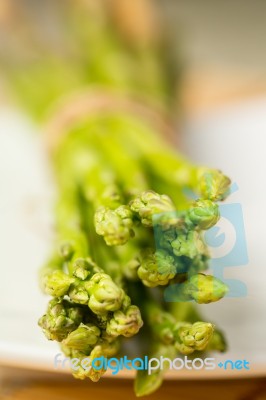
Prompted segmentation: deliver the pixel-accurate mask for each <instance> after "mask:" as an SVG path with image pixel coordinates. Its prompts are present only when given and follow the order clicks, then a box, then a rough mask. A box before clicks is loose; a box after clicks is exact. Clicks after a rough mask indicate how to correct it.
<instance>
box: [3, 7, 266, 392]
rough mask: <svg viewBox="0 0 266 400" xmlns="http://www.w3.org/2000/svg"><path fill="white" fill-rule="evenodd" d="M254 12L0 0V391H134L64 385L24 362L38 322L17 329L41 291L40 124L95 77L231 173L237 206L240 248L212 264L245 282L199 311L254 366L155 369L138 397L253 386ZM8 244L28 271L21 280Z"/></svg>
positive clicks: (263, 125) (256, 205)
mask: <svg viewBox="0 0 266 400" xmlns="http://www.w3.org/2000/svg"><path fill="white" fill-rule="evenodd" d="M265 19H266V2H265V1H263V0H253V1H250V0H232V1H229V0H224V1H222V2H221V1H218V0H214V1H211V0H201V1H197V0H186V1H185V0H134V1H130V0H97V1H96V0H46V1H41V0H20V1H19V2H18V1H16V0H1V1H0V160H1V162H0V177H1V184H2V189H1V199H0V206H1V227H0V229H1V238H3V239H1V246H2V248H1V252H2V260H3V262H2V263H1V267H0V268H1V272H2V279H1V281H0V322H1V329H0V364H1V365H3V368H1V370H0V388H1V390H2V394H1V391H0V394H1V395H2V397H1V396H0V398H3V399H24V398H25V399H26V398H27V399H31V398H35V397H36V396H38V398H42V397H44V396H45V397H47V396H50V397H51V398H54V399H57V398H58V399H59V398H65V399H68V398H69V399H70V398H76V396H77V393H78V391H80V392H79V395H80V396H81V395H87V394H88V393H89V394H90V395H94V396H98V397H99V398H105V397H106V396H107V394H108V395H110V393H112V394H113V395H114V396H116V397H117V398H118V399H119V398H120V397H121V398H122V396H125V395H126V396H128V398H130V396H132V398H134V396H133V394H132V388H131V383H130V382H127V381H126V380H125V381H123V382H122V381H121V382H119V383H118V382H116V383H113V382H111V380H110V382H109V380H108V379H106V380H105V381H104V382H103V383H102V384H100V385H98V386H97V387H95V385H93V386H92V384H91V383H88V382H87V383H85V384H83V382H82V385H77V383H75V382H73V383H72V382H70V381H68V382H67V383H66V382H65V380H64V381H63V383H62V382H61V381H60V380H62V377H56V378H55V377H53V378H51V376H50V375H49V377H47V368H43V371H42V367H40V368H39V369H40V372H39V373H35V375H34V374H33V372H32V367H31V368H30V366H32V365H34V366H36V360H37V359H38V357H39V360H41V363H40V364H42V365H43V366H44V365H46V364H47V359H48V355H49V349H50V344H49V346H48V347H49V349H48V347H45V346H44V343H43V342H44V339H43V338H42V337H41V333H40V337H39V336H38V337H36V332H37V331H38V327H36V332H34V331H33V332H32V331H31V332H29V326H34V323H35V321H36V319H37V318H38V316H39V314H40V309H43V307H44V304H46V301H47V299H46V298H42V297H41V295H40V294H39V288H38V287H37V272H36V269H37V266H39V265H40V263H41V262H42V260H43V258H44V257H45V255H46V254H47V251H48V249H49V242H48V240H47V238H48V237H49V225H50V222H51V199H52V197H53V195H52V188H51V186H50V184H49V173H48V172H47V165H46V162H47V160H46V157H45V151H44V144H43V143H42V140H43V136H44V135H43V133H44V132H45V131H46V127H47V125H49V121H50V119H51V117H52V116H53V115H54V110H56V109H57V107H60V105H61V106H62V105H64V104H65V102H67V100H68V99H69V98H71V96H73V94H75V93H80V92H83V91H85V90H87V89H88V88H89V89H91V88H94V87H101V88H103V89H104V90H106V91H107V92H108V93H115V94H117V93H118V94H119V95H122V96H125V97H126V98H129V99H132V100H134V101H138V100H139V101H141V102H142V103H145V104H148V105H149V106H150V107H151V108H152V109H153V110H156V112H157V113H158V115H159V116H160V118H161V117H162V118H163V119H164V120H167V121H168V124H169V125H170V126H171V130H172V131H173V132H174V135H173V136H174V142H175V144H176V146H177V147H178V148H179V149H180V150H181V151H182V152H183V153H184V154H186V155H187V156H188V157H190V158H191V159H192V160H194V161H195V162H198V163H201V164H205V165H210V166H213V167H216V168H221V169H222V170H223V171H224V172H225V173H226V174H228V175H229V176H230V177H232V179H233V181H234V182H235V184H236V185H237V188H238V190H236V192H235V193H234V194H232V196H231V197H230V198H229V200H228V201H229V203H230V202H233V203H240V204H241V207H242V210H243V218H244V225H245V236H246V242H247V243H246V244H247V249H248V256H249V261H248V262H247V263H245V265H237V266H236V267H234V268H231V269H230V270H229V269H228V271H226V274H225V275H226V278H230V279H240V280H241V281H242V282H244V283H245V285H246V287H247V293H248V294H247V296H246V297H244V298H238V299H233V300H232V299H225V301H224V302H221V304H220V303H219V304H217V305H215V306H212V305H211V306H208V307H206V315H207V316H209V317H210V318H212V317H215V316H216V315H217V314H219V321H220V320H221V324H222V325H223V327H224V330H225V331H226V332H227V336H228V339H229V343H230V351H231V353H229V354H230V355H232V356H234V357H239V358H248V359H249V360H250V361H251V362H252V363H253V364H254V365H255V366H259V368H258V370H259V371H260V373H259V374H258V375H257V376H256V373H255V374H254V376H252V377H249V376H247V377H246V379H245V380H243V381H241V382H239V381H238V379H234V380H233V381H230V380H227V381H226V384H224V382H220V381H218V380H217V381H216V380H212V381H207V382H205V383H204V382H198V381H195V382H194V384H193V387H192V386H191V385H189V383H188V382H187V381H180V382H179V383H178V387H177V385H175V382H167V383H166V384H165V385H164V387H163V388H162V389H161V391H159V392H158V393H156V394H155V395H154V396H151V397H152V398H160V396H162V395H164V396H167V395H168V397H169V398H172V397H173V396H177V395H178V394H179V395H180V396H181V397H180V398H182V399H194V398H195V396H196V394H198V393H203V392H204V396H205V398H206V399H209V398H210V399H211V398H213V396H214V395H215V397H216V398H218V399H219V398H224V396H225V395H226V396H227V397H228V399H230V398H231V399H263V398H266V397H265V396H266V395H265V382H264V379H263V378H262V376H263V374H262V373H261V371H262V370H263V371H264V374H265V371H266V367H265V362H266V347H265V334H266V318H265V315H266V314H265V304H266V290H265V282H266V273H265V262H266V257H265V252H264V246H265V244H264V243H265V239H264V237H265V235H264V225H265V223H264V222H265V212H264V207H265V201H266V190H265V185H264V183H263V182H264V180H263V178H264V172H265V169H266V162H265V154H264V153H265V151H264V149H265V146H266V135H265V133H266V51H265V37H266V24H265ZM36 138H37V139H36ZM39 138H41V139H40V140H39ZM27 196H28V197H27ZM29 197H30V201H29ZM25 198H26V200H27V201H26V202H25ZM18 225H19V226H18ZM14 243H16V251H14ZM32 248H34V249H35V252H34V254H32V252H31V249H32ZM29 254H30V256H29ZM21 257H23V259H27V261H28V265H27V267H25V268H27V271H28V274H29V276H31V277H29V282H28V286H27V287H28V290H27V293H24V292H23V291H22V289H21V287H22V286H23V284H22V282H23V277H24V276H25V274H24V269H19V268H18V264H19V261H20V259H21ZM7 266H8V267H7ZM14 274H15V276H16V278H15V279H14ZM11 281H12V289H13V291H14V292H16V293H17V296H15V297H14V296H13V297H14V299H13V298H10V282H11ZM20 294H21V296H20ZM18 299H19V301H18ZM18 321H19V325H18ZM18 327H19V328H18ZM38 335H39V332H38ZM22 342H23V343H22ZM52 351H54V348H52ZM25 353H26V354H28V360H27V362H25ZM34 362H35V364H34ZM45 363H46V364H45ZM34 368H35V367H34ZM28 369H29V370H31V372H30V373H27V370H28ZM45 371H46V372H45ZM33 375H34V379H33ZM264 377H265V375H264ZM230 396H231V397H230ZM263 396H264V397H263Z"/></svg>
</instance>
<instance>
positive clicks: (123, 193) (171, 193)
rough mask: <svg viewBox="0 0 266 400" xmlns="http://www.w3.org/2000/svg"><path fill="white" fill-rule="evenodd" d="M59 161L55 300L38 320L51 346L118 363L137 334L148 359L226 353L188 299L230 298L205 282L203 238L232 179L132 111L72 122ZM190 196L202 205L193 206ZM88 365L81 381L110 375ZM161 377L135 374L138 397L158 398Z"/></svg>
mask: <svg viewBox="0 0 266 400" xmlns="http://www.w3.org/2000/svg"><path fill="white" fill-rule="evenodd" d="M52 161H53V166H54V172H55V176H56V180H57V187H58V203H57V208H56V212H55V218H56V238H55V244H54V249H53V251H52V254H51V257H50V259H49V260H48V262H47V264H46V265H45V266H44V267H43V268H42V270H41V284H42V287H43V290H44V292H46V293H47V294H49V295H51V296H52V297H53V298H52V300H51V301H50V302H49V304H48V308H47V311H46V313H45V315H43V316H42V317H41V318H40V320H39V325H40V327H41V328H42V330H43V332H44V334H45V335H46V337H47V338H48V339H49V340H56V341H58V342H60V344H61V348H62V351H63V352H64V353H65V354H66V356H68V357H75V358H78V359H80V360H81V361H82V359H84V358H87V357H89V358H90V363H92V361H93V360H94V359H95V358H98V357H101V356H104V357H107V358H108V357H112V356H114V355H116V354H119V349H120V346H121V343H122V342H124V341H129V339H128V338H130V337H132V336H135V335H138V336H139V338H140V341H143V342H144V343H145V340H146V339H145V337H147V335H148V338H149V349H147V347H146V350H144V351H145V352H146V353H147V351H149V353H148V354H149V355H150V356H152V357H155V356H156V355H159V356H161V355H163V356H167V357H174V356H175V354H183V355H191V354H192V353H194V352H199V351H200V352H201V351H204V350H208V349H212V350H218V351H224V350H225V340H224V337H223V335H222V333H221V332H220V331H219V330H215V327H214V325H213V324H212V323H210V322H204V321H203V320H202V318H201V317H200V316H199V315H198V311H196V310H195V309H194V307H193V305H192V303H191V302H192V301H193V302H196V303H199V304H202V303H204V304H206V303H210V302H215V301H218V300H220V299H221V298H222V297H223V296H224V295H225V294H226V292H227V287H226V285H225V284H224V283H223V282H221V281H220V280H219V279H216V278H215V277H213V276H211V275H208V274H206V273H205V270H206V268H207V267H208V258H209V254H208V249H207V247H206V244H205V243H204V240H203V233H204V231H205V230H207V229H209V228H211V227H212V226H213V225H215V224H216V222H217V221H218V219H219V207H218V204H217V202H219V201H221V200H223V199H224V198H225V197H226V195H227V194H228V191H229V186H230V180H229V178H228V177H226V176H225V175H223V174H222V173H221V172H220V171H218V170H213V169H208V168H205V167H197V166H194V165H192V164H191V163H190V162H188V161H187V160H185V159H183V158H182V157H181V156H180V155H179V154H178V153H177V152H175V151H174V150H172V148H171V147H170V146H169V145H168V144H167V143H166V142H165V140H163V138H162V137H161V136H160V135H159V134H158V133H157V132H156V129H155V128H154V127H152V126H151V124H150V123H148V122H147V121H145V120H144V119H143V120H142V119H137V118H136V116H134V115H133V114H132V115H130V113H129V112H128V113H123V114H122V113H119V112H111V113H108V112H106V113H101V114H95V115H92V116H90V117H87V118H84V119H83V120H82V121H80V120H79V121H76V122H75V123H74V122H73V124H72V125H71V126H69V127H68V130H67V134H66V135H64V137H63V138H62V140H61V142H60V143H59V145H58V146H57V147H56V149H55V150H54V152H53V155H52ZM184 189H189V190H191V191H193V192H194V193H195V194H196V195H197V196H198V199H197V200H196V201H194V202H191V201H190V200H189V199H187V198H186V190H184ZM203 271H204V273H203ZM165 300H167V301H165ZM143 325H144V327H143V329H141V328H142V326H143ZM144 348H145V345H144ZM90 365H91V368H90V369H84V368H82V366H81V365H80V368H79V369H78V370H77V371H73V375H74V376H75V377H77V378H80V379H84V378H85V377H88V378H90V379H91V380H93V381H98V380H99V379H100V377H101V376H102V375H103V374H104V373H105V369H104V368H102V369H100V370H99V369H98V368H94V367H93V366H92V364H90ZM162 379H163V371H162V370H158V371H155V372H154V373H152V374H151V375H148V373H147V371H138V374H137V378H136V382H135V391H136V394H137V395H138V396H142V395H146V394H149V393H151V392H152V391H154V390H155V389H157V388H158V387H159V386H160V384H161V382H162Z"/></svg>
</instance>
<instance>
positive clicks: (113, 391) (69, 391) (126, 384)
mask: <svg viewBox="0 0 266 400" xmlns="http://www.w3.org/2000/svg"><path fill="white" fill-rule="evenodd" d="M85 398H86V399H95V400H105V399H110V398H112V399H116V400H120V399H121V400H122V399H123V400H124V399H127V400H133V399H136V397H135V395H134V392H133V382H132V381H131V380H119V381H118V380H112V379H102V380H101V382H98V383H93V382H90V381H72V380H68V381H61V380H59V381H55V380H47V379H39V380H33V381H31V380H25V379H23V380H19V379H17V378H15V379H13V380H12V377H11V376H9V378H8V379H4V380H3V381H2V389H1V395H0V399H1V400H47V399H48V400H63V399H64V400H70V399H85ZM203 398H204V400H220V399H221V400H266V379H249V380H232V381H230V380H226V381H191V382H189V381H180V380H176V381H168V382H165V383H164V384H163V386H162V387H161V388H160V389H159V390H158V391H157V392H156V393H155V394H153V395H150V396H148V399H151V400H152V399H154V400H155V399H158V400H159V399H180V400H195V399H199V400H201V399H203Z"/></svg>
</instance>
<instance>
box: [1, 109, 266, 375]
mask: <svg viewBox="0 0 266 400" xmlns="http://www.w3.org/2000/svg"><path fill="white" fill-rule="evenodd" d="M261 117H262V119H263V120H264V126H265V125H266V114H265V113H264V115H261ZM221 121H223V118H222V117H220V120H219V121H218V122H219V123H220V122H221ZM238 123H239V124H240V125H239V126H241V119H240V120H239V121H238ZM228 124H229V125H230V120H229V122H228V121H227V125H226V124H225V127H226V129H228ZM206 125H208V124H206V123H205V126H206ZM215 126H216V125H215V121H214V123H213V125H212V129H213V127H215ZM194 128H195V126H194ZM239 129H240V128H239ZM191 132H193V133H192V135H193V134H195V129H194V131H193V129H192V130H191ZM39 133H40V132H38V129H37V128H36V127H34V126H32V125H31V124H30V123H29V122H28V121H27V120H25V119H24V118H23V117H21V116H20V115H18V114H16V113H14V112H12V111H10V110H2V111H1V113H0V182H1V196H0V210H1V224H0V238H1V241H0V243H1V264H0V265H1V267H0V268H1V279H0V321H1V328H0V363H1V364H2V365H11V366H12V365H13V366H19V367H24V368H34V369H39V370H43V371H47V370H48V371H53V370H54V356H55V355H56V354H57V353H58V352H59V349H58V346H57V344H56V343H53V342H48V341H47V340H46V338H45V337H44V336H43V334H42V332H41V330H40V328H39V327H38V325H37V320H38V318H39V317H40V315H42V314H43V312H44V311H45V309H46V304H47V301H48V298H47V297H46V296H44V295H42V294H41V291H40V289H39V287H38V269H39V267H40V266H41V265H42V263H43V262H44V261H45V258H46V257H47V255H48V254H49V250H50V245H51V232H52V223H53V218H52V204H53V187H52V184H51V179H50V178H51V177H50V176H49V167H48V164H47V159H46V155H45V151H44V146H43V144H42V143H41V140H40V134H39ZM265 136H266V135H265ZM190 137H192V136H190ZM193 140H194V139H193ZM212 145H213V144H212ZM223 151H225V149H223V148H221V152H223ZM194 153H195V154H196V153H197V152H196V151H195V152H194ZM194 153H193V156H194V155H195V154H194ZM204 157H205V156H204ZM207 158H208V157H206V158H205V159H204V160H205V162H207V161H208V159H207ZM218 166H219V165H218ZM227 172H228V173H229V175H232V174H231V170H230V168H228V171H227ZM264 172H265V171H264ZM254 195H255V194H254ZM238 196H239V195H238ZM255 199H256V196H255ZM264 204H266V203H265V202H264ZM251 214H252V213H250V215H249V214H248V213H247V214H246V217H247V219H248V218H251ZM264 215H265V214H264ZM262 218H264V216H262ZM248 229H249V235H248V240H249V243H248V244H249V250H250V264H249V265H248V267H246V268H245V269H243V274H242V275H241V277H242V278H243V279H245V280H246V282H247V284H248V289H249V295H248V297H247V298H243V299H224V300H223V301H221V302H219V303H217V304H212V305H208V306H206V307H205V306H204V307H203V308H204V312H205V314H206V316H207V317H209V318H211V319H213V320H214V321H217V322H219V325H220V326H222V327H223V329H224V330H225V332H227V336H228V339H229V342H230V348H231V350H230V351H229V353H227V354H226V355H225V356H223V357H221V356H219V355H215V357H216V356H217V357H219V360H220V359H221V360H222V359H228V358H232V359H247V360H249V361H250V363H251V366H252V368H251V370H250V371H249V372H247V373H249V374H253V373H257V372H258V371H260V373H262V372H263V371H266V368H264V367H265V364H264V363H265V354H266V347H265V346H266V345H265V343H266V341H265V334H266V322H265V320H266V318H265V317H266V312H265V300H266V297H265V293H266V290H265V281H266V272H265V271H266V270H265V268H266V265H265V264H266V263H265V253H264V252H263V251H262V250H263V246H262V247H261V248H260V244H262V241H263V237H265V234H264V226H263V224H262V223H261V224H260V223H258V224H256V229H254V231H252V224H251V226H249V225H248ZM258 237H259V239H258ZM242 372H243V371H242ZM247 373H245V374H244V376H246V375H247ZM178 375H179V376H180V377H181V376H182V377H187V378H192V377H194V376H196V377H202V376H205V377H207V378H208V377H211V376H215V377H217V376H218V377H219V376H223V373H222V372H221V371H220V370H218V371H216V372H214V373H212V374H199V373H196V374H194V373H193V374H192V373H191V372H190V371H182V373H181V372H180V373H179V374H178ZM242 375H243V374H242ZM124 376H125V375H124V374H120V375H119V374H118V375H117V377H124ZM126 376H128V375H126ZM169 376H171V374H170V375H169ZM172 376H173V375H172ZM234 376H235V377H240V376H241V373H240V371H238V374H237V373H234Z"/></svg>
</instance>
